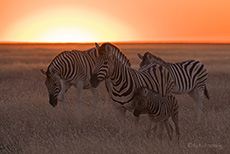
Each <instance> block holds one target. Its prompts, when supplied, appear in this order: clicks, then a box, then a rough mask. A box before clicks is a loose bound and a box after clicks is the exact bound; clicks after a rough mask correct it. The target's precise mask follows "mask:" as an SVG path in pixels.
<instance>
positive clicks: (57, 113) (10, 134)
mask: <svg viewBox="0 0 230 154" xmlns="http://www.w3.org/2000/svg"><path fill="white" fill-rule="evenodd" d="M118 46H119V47H121V48H122V49H124V52H125V54H126V55H127V57H129V58H130V60H131V63H132V66H133V67H134V68H138V65H139V63H140V61H139V60H138V58H137V56H136V53H137V52H140V53H144V52H145V51H150V52H154V53H157V54H158V55H159V56H162V58H164V59H165V60H168V61H172V62H175V61H181V60H186V59H197V60H200V61H202V62H203V63H204V64H205V66H206V67H207V69H208V72H209V77H208V81H207V88H208V90H209V93H210V95H211V98H210V100H205V104H204V114H203V117H202V121H201V123H199V124H198V123H197V122H196V119H195V112H194V109H195V102H194V101H193V100H192V98H190V97H189V96H188V95H186V94H185V95H176V97H177V98H178V100H179V105H180V108H179V127H180V132H181V137H180V145H177V142H174V141H176V137H175V133H174V139H173V141H172V142H170V141H169V139H168V136H167V133H166V130H164V136H163V141H162V142H160V141H159V140H158V139H157V136H156V135H154V133H153V132H152V135H151V136H150V137H149V138H147V137H146V136H145V130H146V129H147V127H148V125H149V121H148V119H147V116H142V117H141V120H140V123H139V124H140V127H139V128H138V129H137V128H135V127H134V126H133V116H132V114H131V113H130V112H127V115H126V124H125V126H124V132H123V133H120V132H119V122H118V121H117V118H116V116H115V115H116V114H115V108H114V106H113V104H112V102H106V103H105V98H104V97H103V96H104V93H105V87H104V85H103V84H101V85H100V87H99V92H100V96H101V97H100V100H99V103H98V106H97V109H96V111H93V109H92V103H93V100H92V99H93V96H92V94H91V93H90V92H89V91H85V92H84V94H83V102H82V104H83V106H82V109H81V110H78V109H77V105H76V95H75V93H76V90H75V89H74V88H71V89H70V90H69V91H68V92H67V93H66V95H65V97H66V102H67V108H66V109H63V107H62V105H61V104H58V106H57V107H56V108H53V107H52V106H51V105H49V103H48V101H49V100H48V92H47V89H46V87H45V84H44V81H45V78H44V76H42V75H41V74H40V73H39V69H40V68H45V67H46V66H47V65H48V64H49V62H50V61H51V60H52V58H53V57H54V56H55V55H56V54H57V53H58V52H60V51H62V50H63V49H65V48H66V49H69V48H72V46H71V47H70V46H60V47H58V46H55V47H50V46H36V47H35V46H29V45H27V46H16V45H14V46H11V45H8V46H2V45H1V46H0V66H1V67H0V153H25V154H27V153H80V154H88V153H106V154H107V153H114V154H116V153H117V154H120V153H124V154H126V153H132V154H139V153H146V154H147V153H192V154H193V153H194V154H196V153H206V154H207V153H223V154H224V153H226V154H227V153H229V152H230V148H229V145H230V135H229V130H230V120H229V119H230V108H229V102H230V95H229V91H230V80H229V79H230V65H229V63H230V58H229V57H230V52H229V51H228V50H229V49H230V45H203V46H202V45H181V46H180V45H179V44H177V45H172V44H169V45H166V44H155V45H154V44H153V45H149V44H147V45H118ZM89 47H93V45H92V46H89V45H87V46H85V48H84V46H80V47H79V48H82V49H83V48H84V49H87V48H89ZM76 48H77V47H76ZM207 57H208V58H207Z"/></svg>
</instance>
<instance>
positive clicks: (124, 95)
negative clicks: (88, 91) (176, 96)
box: [90, 43, 174, 126]
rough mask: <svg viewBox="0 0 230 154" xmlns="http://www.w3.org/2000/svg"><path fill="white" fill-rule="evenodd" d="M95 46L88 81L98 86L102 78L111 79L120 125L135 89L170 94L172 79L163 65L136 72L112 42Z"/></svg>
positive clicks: (131, 104)
mask: <svg viewBox="0 0 230 154" xmlns="http://www.w3.org/2000/svg"><path fill="white" fill-rule="evenodd" d="M96 46H97V49H98V54H99V56H98V57H97V59H96V64H95V68H94V71H93V74H92V76H91V79H90V83H91V85H92V87H97V86H98V85H99V84H100V83H101V82H102V81H103V80H105V79H110V82H111V83H112V89H111V99H112V100H113V102H114V105H115V108H116V114H117V118H118V120H119V122H120V124H121V126H123V125H124V123H125V113H126V111H127V110H128V111H130V112H132V111H133V109H134V105H133V98H134V92H135V90H136V89H137V88H139V87H141V86H145V87H148V88H150V89H154V90H155V91H157V92H158V93H160V94H161V95H162V96H164V95H166V94H168V93H171V91H172V89H173V86H174V81H173V79H172V78H171V76H170V74H169V72H168V70H167V69H165V68H164V67H162V66H160V65H156V64H153V65H151V66H150V67H145V68H143V69H142V70H139V71H138V70H135V69H133V68H131V63H130V61H129V59H128V58H127V57H126V56H125V55H124V54H123V53H122V51H121V50H120V49H119V48H118V47H116V46H115V45H113V44H111V43H104V44H102V45H101V47H100V46H99V45H97V44H96ZM137 121H138V120H137Z"/></svg>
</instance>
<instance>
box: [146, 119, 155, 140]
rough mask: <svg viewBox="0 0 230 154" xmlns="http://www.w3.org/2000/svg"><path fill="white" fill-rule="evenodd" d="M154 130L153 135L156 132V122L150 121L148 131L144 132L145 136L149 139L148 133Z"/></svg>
mask: <svg viewBox="0 0 230 154" xmlns="http://www.w3.org/2000/svg"><path fill="white" fill-rule="evenodd" d="M153 128H154V133H155V131H156V129H155V128H156V122H154V121H152V124H150V127H149V129H148V130H147V131H146V136H147V137H149V136H150V133H151V130H152V129H153Z"/></svg>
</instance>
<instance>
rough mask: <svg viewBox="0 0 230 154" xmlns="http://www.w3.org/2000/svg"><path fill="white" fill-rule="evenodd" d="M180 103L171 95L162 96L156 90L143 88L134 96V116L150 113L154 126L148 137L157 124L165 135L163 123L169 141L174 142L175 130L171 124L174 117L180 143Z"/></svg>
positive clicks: (151, 126)
mask: <svg viewBox="0 0 230 154" xmlns="http://www.w3.org/2000/svg"><path fill="white" fill-rule="evenodd" d="M178 108H179V106H178V101H177V99H176V98H175V97H174V96H173V95H171V94H167V95H166V96H161V95H160V94H158V93H156V92H155V91H154V90H150V89H148V88H144V87H141V88H139V89H137V90H136V92H135V96H134V111H133V114H134V116H137V117H138V116H139V115H140V114H146V113H148V115H149V118H150V120H151V121H152V125H150V128H149V130H148V132H147V135H149V134H150V132H151V130H152V129H153V128H154V127H155V126H156V123H158V122H159V123H160V127H161V129H160V130H161V134H160V138H161V137H162V133H163V128H164V127H163V123H164V124H165V126H166V129H167V132H168V136H169V139H170V140H172V134H173V129H172V126H171V125H170V123H169V121H168V120H169V118H170V117H172V121H173V122H174V124H175V128H176V135H177V139H178V142H179V137H180V132H179V126H178Z"/></svg>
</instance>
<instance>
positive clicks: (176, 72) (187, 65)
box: [138, 52, 209, 122]
mask: <svg viewBox="0 0 230 154" xmlns="http://www.w3.org/2000/svg"><path fill="white" fill-rule="evenodd" d="M138 56H139V58H140V59H142V62H141V63H140V68H142V67H143V66H146V65H148V64H159V65H161V66H164V67H165V68H166V69H167V70H168V71H169V73H170V74H171V76H172V78H173V80H174V82H175V86H174V88H173V93H175V94H183V93H188V94H189V95H190V96H191V97H192V98H193V99H194V100H195V101H196V103H197V114H196V117H197V121H198V122H199V121H200V119H201V114H202V109H203V103H204V95H205V96H206V97H207V98H208V99H209V93H208V90H207V88H206V83H205V82H206V80H207V76H208V73H207V69H206V68H205V66H204V65H203V64H202V63H201V62H199V61H196V60H188V61H184V62H179V63H169V62H165V61H164V60H162V59H161V58H160V57H157V56H155V55H153V54H151V53H149V52H146V53H145V54H144V56H142V55H141V54H138Z"/></svg>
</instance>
